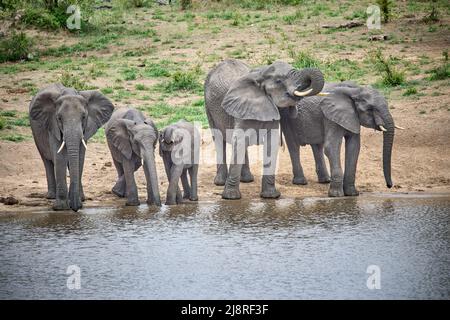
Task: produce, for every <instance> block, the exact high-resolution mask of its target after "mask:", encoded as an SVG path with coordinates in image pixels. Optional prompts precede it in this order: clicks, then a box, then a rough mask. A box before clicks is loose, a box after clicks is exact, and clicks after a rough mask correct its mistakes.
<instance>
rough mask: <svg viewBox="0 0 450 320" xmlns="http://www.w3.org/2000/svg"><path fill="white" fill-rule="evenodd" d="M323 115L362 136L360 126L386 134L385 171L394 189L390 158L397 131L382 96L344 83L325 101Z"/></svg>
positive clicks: (375, 91)
mask: <svg viewBox="0 0 450 320" xmlns="http://www.w3.org/2000/svg"><path fill="white" fill-rule="evenodd" d="M322 99H323V100H322V102H321V104H320V106H321V109H322V112H323V114H324V115H325V117H326V118H328V119H329V120H331V121H333V122H335V123H337V124H339V125H340V126H342V127H343V128H345V129H347V130H349V131H351V132H353V133H356V134H359V133H360V126H361V125H362V126H364V127H367V128H372V129H375V130H378V131H382V132H383V171H384V177H385V180H386V185H387V187H388V188H391V187H392V179H391V155H392V145H393V142H394V133H395V128H399V129H402V128H401V127H398V126H396V125H395V124H394V120H393V118H392V115H391V113H390V112H389V108H388V104H387V101H386V99H385V98H384V97H383V95H382V94H381V93H380V92H378V91H377V90H375V89H373V88H370V87H360V86H358V85H356V84H354V83H351V82H343V83H341V84H339V85H337V86H336V87H334V88H333V89H331V90H330V95H329V96H327V97H324V98H322Z"/></svg>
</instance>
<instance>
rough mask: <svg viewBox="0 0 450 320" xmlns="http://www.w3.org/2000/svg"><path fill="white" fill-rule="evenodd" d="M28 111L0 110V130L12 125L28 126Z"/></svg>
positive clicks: (11, 127) (9, 127)
mask: <svg viewBox="0 0 450 320" xmlns="http://www.w3.org/2000/svg"><path fill="white" fill-rule="evenodd" d="M29 126H30V121H29V118H28V113H26V112H18V111H16V110H4V111H1V112H0V130H3V129H14V127H29Z"/></svg>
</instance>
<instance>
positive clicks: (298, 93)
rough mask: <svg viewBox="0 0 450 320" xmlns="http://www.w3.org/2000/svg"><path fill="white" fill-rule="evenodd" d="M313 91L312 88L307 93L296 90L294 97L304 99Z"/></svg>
mask: <svg viewBox="0 0 450 320" xmlns="http://www.w3.org/2000/svg"><path fill="white" fill-rule="evenodd" d="M312 91H313V89H312V88H311V89H308V90H306V91H297V90H295V91H294V95H295V96H297V97H304V96H307V95H308V94H310V93H311V92H312Z"/></svg>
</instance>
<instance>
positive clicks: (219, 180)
mask: <svg viewBox="0 0 450 320" xmlns="http://www.w3.org/2000/svg"><path fill="white" fill-rule="evenodd" d="M226 181H227V175H226V174H225V175H224V174H219V173H218V174H217V175H216V177H215V178H214V184H215V185H216V186H224V185H225V182H226Z"/></svg>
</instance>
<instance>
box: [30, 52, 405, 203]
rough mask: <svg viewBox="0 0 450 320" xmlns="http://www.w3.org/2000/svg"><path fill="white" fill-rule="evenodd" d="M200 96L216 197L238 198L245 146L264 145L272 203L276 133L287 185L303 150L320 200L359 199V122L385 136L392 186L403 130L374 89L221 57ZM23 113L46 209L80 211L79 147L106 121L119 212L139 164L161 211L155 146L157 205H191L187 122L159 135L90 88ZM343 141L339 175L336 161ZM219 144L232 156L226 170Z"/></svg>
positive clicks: (54, 91)
mask: <svg viewBox="0 0 450 320" xmlns="http://www.w3.org/2000/svg"><path fill="white" fill-rule="evenodd" d="M204 94H205V108H206V114H207V117H208V122H209V126H210V129H211V131H212V136H213V141H214V144H215V149H216V161H217V172H216V176H215V178H214V183H215V184H216V185H219V186H224V190H223V193H222V198H224V199H240V198H241V193H240V190H239V184H240V182H252V181H253V180H254V178H253V175H252V173H251V171H250V166H249V159H248V152H247V148H248V147H249V146H250V145H253V144H262V145H263V146H264V153H263V157H264V158H263V174H262V182H261V193H260V195H261V197H263V198H278V197H279V196H280V192H279V191H278V190H277V189H276V186H275V172H276V159H277V154H278V147H279V145H280V139H281V143H282V141H283V140H282V137H280V132H281V135H284V139H285V141H286V144H287V146H288V150H289V154H290V157H291V162H292V170H293V183H294V184H302V185H304V184H307V180H306V178H305V176H304V174H303V170H302V166H301V163H300V155H299V149H300V146H303V145H306V144H309V145H311V148H312V151H313V154H314V159H315V162H316V173H317V176H318V181H319V182H320V183H330V187H329V192H328V195H329V196H331V197H341V196H355V195H358V191H357V189H356V187H355V173H356V166H357V161H358V156H359V151H360V126H361V125H362V126H365V127H368V128H372V129H375V130H377V131H382V132H383V170H384V177H385V180H386V185H387V187H389V188H390V187H392V180H391V153H392V146H393V140H394V131H395V128H400V129H401V127H397V126H396V125H395V124H394V120H393V118H392V116H391V114H390V112H389V109H388V105H387V102H386V100H385V98H384V97H383V96H382V95H381V94H380V93H379V92H378V91H377V90H375V89H372V88H370V87H362V86H359V85H356V84H355V83H353V82H349V81H346V82H341V83H325V81H324V76H323V74H322V73H321V71H320V70H319V69H316V68H305V69H303V70H296V69H295V68H293V67H292V66H291V65H289V64H287V63H284V62H281V61H277V62H274V63H272V64H271V65H268V66H263V67H259V68H256V69H251V68H249V67H248V66H247V65H246V64H244V63H242V62H240V61H238V60H233V59H228V60H225V61H222V62H221V63H219V64H218V65H216V66H215V67H214V68H213V69H212V70H211V71H210V72H209V74H208V75H207V78H206V80H205V85H204ZM29 113H30V124H31V129H32V132H33V137H34V140H35V143H36V146H37V149H38V151H39V153H40V155H41V158H42V160H43V162H44V167H45V172H46V177H47V186H48V193H47V198H48V199H55V201H54V205H53V209H54V210H67V209H72V210H74V211H78V210H79V209H80V208H81V207H82V202H83V201H84V199H85V196H84V192H83V187H82V184H81V177H82V173H83V167H84V159H85V153H86V148H87V143H86V142H87V141H88V140H89V138H91V137H92V136H93V135H94V134H95V133H96V132H97V130H98V129H99V128H100V127H101V126H103V125H105V124H106V125H105V134H106V139H107V143H108V147H109V149H110V152H111V156H112V159H113V162H114V165H115V167H116V170H117V176H118V178H117V182H116V183H115V185H114V186H113V188H112V192H113V193H114V194H115V195H117V196H118V197H124V198H126V199H127V200H126V204H127V205H139V203H140V202H139V198H138V191H137V186H136V181H135V178H134V172H135V171H136V170H138V169H139V168H140V167H141V165H142V166H143V169H144V173H145V177H146V181H147V203H148V204H154V205H157V206H160V205H161V198H160V193H159V183H158V177H157V170H156V164H155V154H154V153H155V148H156V145H157V143H158V142H159V154H160V156H161V157H162V159H163V163H164V168H165V172H166V175H167V178H168V181H169V186H168V189H167V195H166V202H165V203H166V204H168V205H172V204H178V203H182V202H183V200H184V199H188V200H190V201H196V200H198V195H197V175H198V169H199V165H198V156H199V155H198V154H199V148H198V143H197V144H196V143H195V142H196V137H197V136H198V134H199V133H198V130H197V129H196V128H195V126H194V125H193V124H192V123H190V122H188V121H185V120H180V121H178V122H176V123H174V124H171V125H169V126H167V127H166V128H164V129H162V130H161V131H160V132H158V130H157V128H156V126H155V124H154V122H153V121H152V120H151V119H149V118H146V117H145V116H144V114H143V113H142V112H141V111H139V110H136V109H134V108H119V109H114V105H113V104H112V103H111V101H110V100H109V99H108V98H106V97H105V96H104V95H103V94H101V93H100V92H98V91H95V90H89V91H76V90H75V89H72V88H66V87H64V86H63V85H61V84H53V85H50V86H48V87H46V88H44V89H42V90H41V91H39V92H38V93H37V95H36V96H35V97H34V98H33V99H32V101H31V103H30V107H29ZM280 129H281V130H280ZM197 140H198V139H197ZM343 140H345V162H344V163H345V168H344V170H342V168H341V159H340V155H341V144H342V141H343ZM227 143H229V144H231V150H232V155H231V160H230V164H229V166H228V165H227V162H226V159H227V156H226V145H227ZM324 154H325V155H326V156H327V158H328V160H329V164H330V172H331V175H330V173H329V172H328V169H327V166H326V163H325V159H324ZM67 169H68V170H69V175H70V185H69V188H67V182H66V173H67ZM180 179H181V182H182V189H183V192H181V189H180V187H179V180H180Z"/></svg>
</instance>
